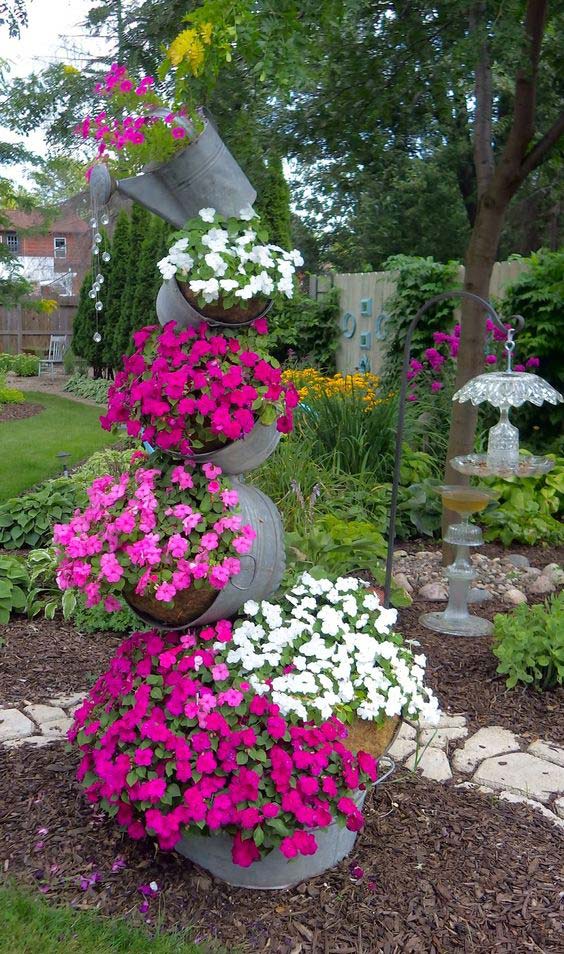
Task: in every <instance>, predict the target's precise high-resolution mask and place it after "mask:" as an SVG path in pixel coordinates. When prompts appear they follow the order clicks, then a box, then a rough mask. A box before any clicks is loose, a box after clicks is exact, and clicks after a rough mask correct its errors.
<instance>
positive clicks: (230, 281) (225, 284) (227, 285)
mask: <svg viewBox="0 0 564 954" xmlns="http://www.w3.org/2000/svg"><path fill="white" fill-rule="evenodd" d="M219 284H220V287H221V288H222V289H223V291H226V292H230V291H233V289H234V288H238V287H239V282H237V281H235V279H234V278H222V279H221V280H220V282H219Z"/></svg>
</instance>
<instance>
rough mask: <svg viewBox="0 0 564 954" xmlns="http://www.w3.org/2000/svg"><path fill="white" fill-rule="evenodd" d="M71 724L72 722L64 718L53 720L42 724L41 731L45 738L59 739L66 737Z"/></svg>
mask: <svg viewBox="0 0 564 954" xmlns="http://www.w3.org/2000/svg"><path fill="white" fill-rule="evenodd" d="M72 723H73V720H72V719H68V718H67V717H66V716H65V717H64V719H53V720H52V721H51V722H43V723H42V725H41V731H42V732H43V735H45V736H47V738H55V739H61V738H64V737H65V736H66V734H67V732H68V730H69V729H70V727H71V725H72Z"/></svg>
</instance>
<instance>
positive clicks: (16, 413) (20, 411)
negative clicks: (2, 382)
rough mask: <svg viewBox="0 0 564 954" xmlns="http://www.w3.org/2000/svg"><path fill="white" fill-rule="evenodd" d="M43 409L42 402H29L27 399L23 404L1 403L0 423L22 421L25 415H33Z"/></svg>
mask: <svg viewBox="0 0 564 954" xmlns="http://www.w3.org/2000/svg"><path fill="white" fill-rule="evenodd" d="M44 410H45V407H44V406H43V404H30V403H29V402H27V401H24V402H23V404H2V405H0V424H4V423H5V422H6V421H23V420H25V418H26V417H35V415H36V414H39V413H40V412H41V411H44Z"/></svg>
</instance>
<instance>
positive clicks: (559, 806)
mask: <svg viewBox="0 0 564 954" xmlns="http://www.w3.org/2000/svg"><path fill="white" fill-rule="evenodd" d="M552 807H553V808H554V811H555V812H556V814H557V815H558V817H559V818H564V798H557V799H556V801H555V802H554V803H553V805H552Z"/></svg>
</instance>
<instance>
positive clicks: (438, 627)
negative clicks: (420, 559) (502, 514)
mask: <svg viewBox="0 0 564 954" xmlns="http://www.w3.org/2000/svg"><path fill="white" fill-rule="evenodd" d="M445 541H446V543H450V544H453V545H454V546H455V547H456V555H455V559H454V563H451V565H450V566H449V567H447V568H446V570H445V573H446V575H447V578H448V581H449V591H448V604H447V607H446V609H445V610H444V611H443V612H442V613H423V615H422V616H420V617H419V621H420V622H421V623H422V624H423V625H424V626H426V627H427V629H431V630H433V631H434V632H435V633H447V634H448V635H449V636H489V635H490V634H491V632H492V631H493V626H492V624H491V623H490V622H489V620H487V619H482V618H481V617H480V616H473V615H472V614H471V613H469V612H468V596H469V592H470V587H471V585H472V583H473V582H474V581H475V579H476V578H477V576H478V574H477V573H476V571H475V570H474V568H473V566H472V564H471V562H470V548H472V547H479V546H481V545H482V543H483V538H482V531H481V530H480V528H479V527H477V526H476V524H474V523H470V522H469V520H468V516H467V515H462V519H461V521H460V523H453V524H451V526H450V527H449V528H448V530H447V532H446V534H445Z"/></svg>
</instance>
